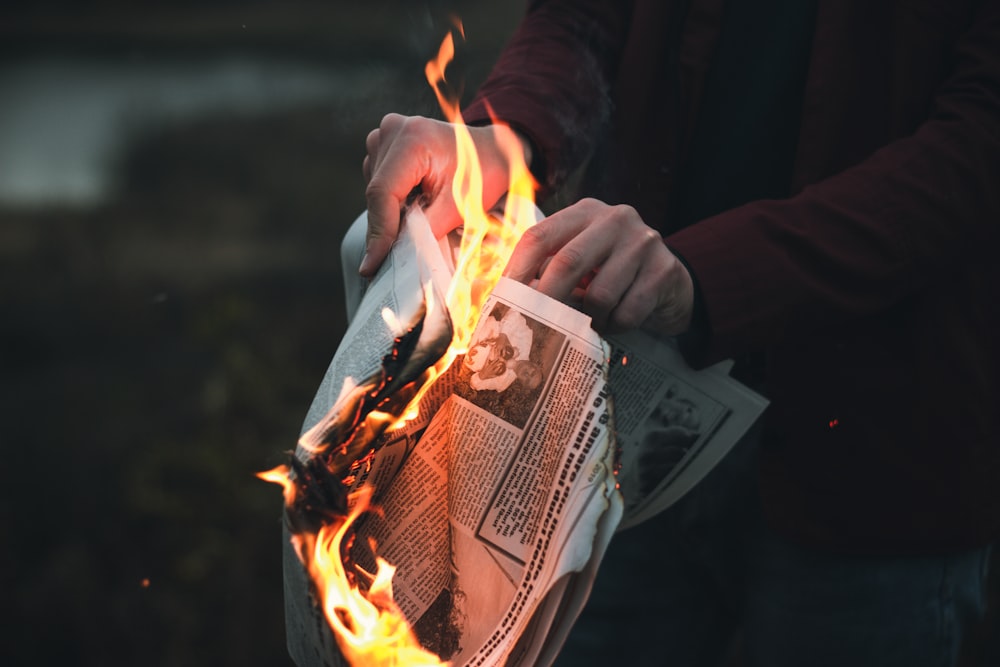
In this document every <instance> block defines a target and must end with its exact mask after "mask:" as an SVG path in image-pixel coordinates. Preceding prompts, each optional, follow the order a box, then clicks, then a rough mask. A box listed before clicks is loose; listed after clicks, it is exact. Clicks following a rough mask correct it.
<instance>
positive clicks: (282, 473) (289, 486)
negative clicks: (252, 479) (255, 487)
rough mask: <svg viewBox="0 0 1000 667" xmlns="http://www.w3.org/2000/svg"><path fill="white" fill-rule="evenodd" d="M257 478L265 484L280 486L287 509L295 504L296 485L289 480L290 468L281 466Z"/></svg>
mask: <svg viewBox="0 0 1000 667" xmlns="http://www.w3.org/2000/svg"><path fill="white" fill-rule="evenodd" d="M257 477H258V478H260V479H262V480H264V481H265V482H272V483H274V484H280V485H281V489H282V492H283V493H284V496H285V507H290V506H291V505H292V503H294V502H295V484H294V483H293V482H292V480H290V479H289V478H288V466H286V465H280V466H277V467H276V468H271V469H270V470H267V471H264V472H259V473H257Z"/></svg>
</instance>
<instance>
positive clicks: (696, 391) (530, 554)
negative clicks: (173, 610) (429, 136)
mask: <svg viewBox="0 0 1000 667" xmlns="http://www.w3.org/2000/svg"><path fill="white" fill-rule="evenodd" d="M365 226H366V218H365V216H364V215H362V216H361V217H360V218H359V219H358V220H357V221H356V222H355V224H354V226H353V227H352V230H351V232H349V234H348V241H346V242H345V246H344V257H343V261H344V266H345V270H344V274H345V280H346V282H347V285H346V288H347V291H348V295H347V304H348V310H349V311H350V312H349V317H350V318H351V324H350V326H349V327H348V330H347V332H346V333H345V335H344V339H343V340H342V341H341V344H340V346H339V348H338V350H337V352H336V354H335V355H334V358H333V361H332V363H331V365H330V368H329V369H328V371H327V373H326V375H325V377H324V379H323V382H322V384H321V385H320V388H319V390H318V392H317V394H316V397H315V399H314V401H313V404H312V406H311V407H310V409H309V413H308V415H307V417H306V420H305V424H304V427H303V439H304V440H305V441H307V442H308V440H309V437H310V434H311V430H310V429H313V427H314V426H316V425H317V424H319V423H321V422H322V420H323V419H324V417H325V416H326V415H327V414H328V413H329V411H330V408H331V407H332V406H333V405H334V404H335V402H336V401H337V398H338V396H339V394H340V391H341V387H342V386H343V385H344V382H345V380H346V379H347V378H355V379H356V378H366V377H369V376H370V375H371V374H372V373H373V372H375V371H376V370H377V369H378V365H379V363H380V359H381V357H382V356H383V355H384V354H386V352H387V351H388V350H389V349H390V347H391V345H392V340H393V338H394V336H395V335H396V333H395V332H393V331H392V330H391V328H390V326H389V325H388V324H386V323H385V321H384V320H383V317H382V311H383V308H389V309H390V310H392V311H393V312H394V313H396V314H397V315H399V320H400V321H404V322H406V321H409V316H410V315H411V314H412V313H414V312H416V310H417V309H418V308H419V307H420V304H421V302H422V301H423V299H424V290H425V287H424V286H425V285H426V284H428V283H431V284H433V285H434V290H433V291H434V292H435V293H436V294H442V295H443V294H444V293H445V290H446V286H447V281H448V280H449V279H450V275H451V272H452V271H453V270H454V257H453V253H452V247H451V245H449V243H448V239H443V240H442V241H441V242H440V243H439V242H437V241H435V240H434V238H433V236H432V235H431V233H430V228H429V225H428V224H427V221H426V218H425V217H424V215H423V214H422V212H421V211H420V209H419V208H413V209H411V210H410V212H409V213H408V214H407V216H406V220H405V221H404V224H403V226H402V231H401V233H400V237H399V240H398V241H397V242H396V244H395V246H394V247H393V250H392V252H391V253H390V256H389V258H388V259H387V260H386V261H385V263H384V264H383V266H382V267H381V269H380V270H379V273H378V274H377V275H376V276H375V277H374V278H373V279H372V281H371V282H370V283H369V284H367V285H365V284H364V283H362V282H361V281H360V280H357V279H353V276H354V267H356V266H357V265H358V264H359V262H360V255H361V251H362V250H363V237H364V236H363V235H364V228H365ZM352 236H353V238H355V239H358V241H359V242H358V243H355V244H353V246H352V244H351V243H350V239H351V238H352ZM501 334H502V337H501ZM498 340H502V341H503V342H504V343H505V344H507V345H509V350H508V354H507V355H506V356H507V361H506V363H505V364H500V365H499V367H498V366H497V365H496V364H493V365H490V364H488V363H486V361H485V360H486V359H487V358H488V357H491V356H493V357H495V355H489V354H488V353H489V350H490V346H492V345H496V344H497V341H498ZM510 351H513V355H511V353H510ZM726 371H727V368H726V367H725V366H724V365H723V366H718V367H713V368H710V369H707V370H704V371H700V372H695V371H692V370H691V369H689V368H688V367H687V366H686V365H685V364H684V362H683V360H682V358H681V357H680V355H679V354H678V353H677V351H676V349H675V348H674V347H673V346H672V345H671V344H670V343H669V342H664V341H657V340H654V339H653V338H651V337H649V336H646V335H644V334H638V333H636V334H632V335H629V336H622V337H619V338H615V339H613V340H611V341H610V342H609V341H605V340H603V339H601V338H600V337H599V336H598V335H597V334H596V333H595V332H594V331H593V329H591V327H590V320H589V318H588V317H586V316H585V315H583V314H582V313H580V312H579V311H576V310H574V309H572V308H570V307H568V306H566V305H563V304H561V303H558V302H556V301H554V300H552V299H549V298H548V297H545V296H544V295H542V294H540V293H539V292H536V291H535V290H533V289H531V288H529V287H526V286H524V285H521V284H519V283H516V282H513V281H510V280H507V279H501V281H500V283H499V284H498V285H497V287H496V288H495V289H494V291H493V293H492V295H491V296H490V298H489V300H488V302H487V304H486V306H485V308H484V309H483V312H482V317H481V319H480V322H479V325H478V326H477V329H476V331H475V333H474V334H473V338H472V343H471V344H470V347H469V352H468V353H467V354H466V355H464V356H463V357H460V358H459V359H457V360H456V361H455V362H454V363H453V364H452V368H451V370H450V371H449V372H448V373H446V374H445V375H444V376H442V377H441V378H439V379H438V381H437V382H436V384H435V385H434V388H433V389H432V390H431V391H430V392H429V393H428V394H427V395H425V397H424V398H423V399H422V401H421V404H420V410H419V415H418V416H417V417H416V418H415V419H414V420H412V421H410V422H408V423H407V424H406V425H405V426H404V427H402V428H400V429H397V430H396V431H393V432H389V433H386V434H385V435H384V436H383V438H382V439H381V441H380V446H379V449H378V450H377V453H376V456H375V459H374V462H373V465H372V466H371V468H370V470H369V471H368V473H367V474H366V475H362V476H359V479H358V480H357V482H356V484H357V485H360V484H370V485H373V486H374V488H375V489H376V495H375V503H376V504H377V505H379V506H380V507H381V509H382V510H383V511H382V514H381V515H377V514H374V513H370V514H369V515H367V516H366V518H364V519H363V523H362V524H361V525H360V527H359V529H358V532H359V537H367V536H371V537H374V538H375V540H376V543H377V544H378V548H379V555H380V556H382V557H383V558H384V559H385V560H386V561H388V562H389V563H392V564H393V565H395V566H396V567H397V570H396V574H395V578H394V579H393V594H394V597H395V600H396V602H397V604H398V605H399V606H400V608H401V609H402V611H403V612H404V614H405V615H406V618H407V620H408V621H409V622H410V624H411V625H412V626H413V627H414V629H415V631H416V633H417V636H418V638H419V639H420V641H421V643H422V644H423V645H424V646H425V647H426V648H428V649H429V650H432V651H434V652H435V653H437V654H438V655H440V656H441V658H442V659H444V660H448V661H450V662H451V664H453V665H456V666H460V665H470V666H473V665H548V664H551V663H552V661H553V660H554V659H555V657H556V654H557V653H558V651H559V648H560V647H561V646H562V643H563V642H564V641H565V638H566V636H567V634H568V633H569V629H570V627H571V626H572V624H573V622H574V621H575V619H576V618H577V616H578V615H579V613H580V610H581V609H582V607H583V604H584V603H585V602H586V599H587V596H588V595H589V592H590V589H591V584H592V582H593V578H594V576H595V575H596V572H597V567H598V565H599V563H600V561H601V558H602V557H603V554H604V552H605V549H606V548H607V545H608V543H609V541H610V540H611V538H612V535H613V534H614V532H615V531H616V530H617V529H618V528H619V527H623V526H627V525H633V524H636V523H639V522H641V521H643V520H645V519H648V518H649V517H651V516H653V515H654V514H656V513H658V512H660V511H662V510H663V509H665V508H666V507H668V506H669V505H670V504H671V503H673V502H674V501H676V500H677V499H678V498H679V497H680V496H681V495H683V493H684V492H685V491H687V490H688V489H690V488H691V487H692V486H693V485H694V484H695V483H696V482H697V481H698V480H700V479H701V478H702V477H704V475H705V474H706V473H707V472H708V471H709V470H710V469H711V468H712V467H713V466H714V465H715V464H716V463H717V462H718V461H719V460H720V459H721V458H722V457H723V456H724V455H725V453H726V452H727V451H728V450H729V448H731V447H732V445H733V444H734V443H735V442H736V441H737V440H738V439H739V437H740V436H741V435H742V434H743V433H744V432H745V431H746V430H747V429H748V428H749V427H750V426H751V425H752V423H753V422H754V420H756V418H757V417H758V416H759V415H760V413H761V412H762V411H763V409H764V407H765V406H766V401H765V400H764V399H763V398H762V397H760V396H759V395H757V394H755V393H753V392H751V391H750V390H748V389H747V388H746V387H744V386H743V385H741V384H739V383H738V382H736V381H735V380H732V379H731V378H730V377H729V376H728V375H727V373H726ZM313 430H315V429H313ZM296 455H297V456H299V457H300V458H301V459H303V460H304V459H306V458H307V457H308V453H307V452H306V451H305V450H304V449H303V448H302V447H300V448H299V449H298V450H297V452H296ZM619 462H620V470H619V471H618V474H617V475H616V474H615V467H616V463H619ZM619 482H620V489H619ZM286 538H287V535H286ZM368 565H370V566H371V567H374V565H373V564H368ZM284 569H285V611H286V625H287V632H288V645H289V652H290V653H291V656H292V658H293V659H294V660H295V662H296V663H297V664H298V665H299V667H314V666H317V667H318V666H320V665H341V664H344V662H343V659H342V658H341V657H340V655H339V653H338V650H337V647H336V643H335V641H334V640H333V638H332V636H331V633H330V630H329V629H328V627H327V625H326V621H325V620H324V619H323V616H322V612H321V611H320V610H319V609H318V608H316V607H315V606H314V605H313V603H312V601H311V598H310V596H309V594H308V583H307V581H306V575H305V573H304V571H303V568H302V566H301V565H300V563H299V561H298V559H297V557H296V556H295V554H294V551H293V549H292V548H291V547H290V545H289V544H288V540H287V539H286V544H285V566H284Z"/></svg>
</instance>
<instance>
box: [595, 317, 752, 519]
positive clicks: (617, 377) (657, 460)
mask: <svg viewBox="0 0 1000 667" xmlns="http://www.w3.org/2000/svg"><path fill="white" fill-rule="evenodd" d="M609 341H610V343H611V345H612V348H613V353H612V358H611V370H610V374H611V387H612V394H613V398H614V405H615V429H616V436H617V438H618V444H619V446H620V447H621V470H620V471H619V482H620V484H621V489H622V493H623V495H624V497H625V517H624V519H623V521H622V526H621V527H622V528H628V527H630V526H634V525H636V524H638V523H641V522H643V521H645V520H646V519H649V518H650V517H653V516H655V515H656V514H658V513H660V512H662V511H663V510H665V509H666V508H668V507H669V506H670V505H672V504H673V503H674V502H676V501H677V500H679V499H680V498H681V496H683V495H684V494H685V493H687V492H688V490H690V489H691V487H692V486H694V485H695V484H697V483H698V482H699V481H700V480H701V479H702V478H703V477H704V476H705V475H707V474H708V472H709V471H710V470H711V469H712V468H713V467H714V466H715V464H717V463H718V462H719V461H721V460H722V457H723V456H725V455H726V453H727V452H728V451H729V450H730V449H731V448H732V447H733V445H735V444H736V442H737V441H738V440H739V439H740V438H741V437H742V436H743V434H744V433H746V432H747V430H749V429H750V427H751V426H752V425H753V423H754V422H755V421H756V420H757V418H758V417H760V415H761V413H762V412H763V411H764V408H765V407H767V400H766V399H765V398H764V397H763V396H761V395H760V394H758V393H756V392H754V391H752V390H750V389H749V388H747V387H746V386H745V385H743V384H742V383H740V382H738V381H736V380H734V379H733V378H731V377H729V375H728V370H729V368H731V366H732V364H731V363H728V362H726V363H722V364H718V365H716V366H712V367H709V368H706V369H704V370H701V371H695V370H692V369H691V368H690V367H689V366H688V365H687V364H686V363H685V362H684V359H683V358H682V357H681V354H680V352H679V351H678V349H677V346H676V344H675V343H674V342H673V341H672V340H662V339H658V338H655V337H653V336H651V335H649V334H646V333H644V332H641V331H633V332H629V333H628V334H624V335H619V336H612V337H611V338H610V339H609Z"/></svg>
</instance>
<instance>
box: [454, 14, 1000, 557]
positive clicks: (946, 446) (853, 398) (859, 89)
mask: <svg viewBox="0 0 1000 667" xmlns="http://www.w3.org/2000/svg"><path fill="white" fill-rule="evenodd" d="M814 25H815V29H814V31H813V38H812V43H811V45H810V46H809V47H807V48H808V49H809V54H810V55H809V58H808V65H807V69H806V75H805V83H804V86H803V88H802V93H801V107H800V109H801V113H800V122H799V128H798V132H797V135H796V139H795V147H794V158H793V161H792V164H793V166H792V171H791V183H790V187H789V189H788V195H789V196H788V197H786V198H782V199H757V200H753V201H750V202H748V203H746V204H743V205H736V206H734V207H732V208H728V209H725V210H722V211H720V212H719V213H717V214H715V215H710V216H709V217H706V218H703V219H700V220H697V222H695V223H693V224H687V226H684V224H682V223H686V222H688V221H679V220H677V219H674V218H672V217H671V210H672V206H679V204H675V203H672V202H677V201H680V199H679V193H678V191H679V187H680V186H679V183H681V182H682V181H681V180H680V179H682V178H687V176H685V175H684V168H685V158H686V157H687V156H688V155H691V154H692V151H691V147H692V146H693V145H694V144H695V142H696V141H698V137H697V134H698V131H699V129H696V128H701V127H703V125H702V121H703V119H704V118H705V117H706V116H705V115H703V114H710V113H711V111H710V106H711V104H712V102H711V95H713V94H714V93H712V92H711V86H712V83H711V77H710V76H709V72H710V71H711V68H712V64H713V62H715V55H716V54H717V53H719V51H718V48H717V47H718V45H719V43H720V36H721V35H722V33H723V31H724V26H725V21H724V8H723V3H722V2H721V1H720V0H690V2H679V1H677V0H636V1H635V2H631V3H630V2H612V1H610V0H607V1H598V0H548V1H546V0H535V1H534V2H531V3H530V8H529V14H528V16H527V17H526V19H525V21H524V22H522V24H521V25H520V27H519V28H518V31H517V33H516V34H515V35H514V36H513V38H512V40H511V41H510V42H509V44H508V46H507V47H506V49H505V51H504V53H503V55H502V56H501V58H500V60H499V62H498V63H497V65H496V67H495V68H494V71H493V73H492V74H491V77H490V79H489V80H488V81H487V82H486V84H485V85H484V86H483V87H482V88H481V90H480V100H479V101H477V102H474V103H473V105H472V106H471V107H470V108H469V109H468V110H467V113H466V117H467V118H468V119H470V120H472V121H476V120H484V119H486V118H488V115H487V113H486V110H485V105H484V104H483V103H482V101H481V100H482V99H483V98H488V99H489V102H490V104H491V105H492V107H493V109H494V110H495V111H496V113H497V115H498V116H499V117H500V118H501V119H504V120H507V121H508V122H510V123H511V124H512V125H514V126H515V127H517V128H519V129H520V130H521V131H522V132H524V133H525V134H526V135H527V136H528V137H529V138H530V139H531V140H532V142H533V143H534V145H535V147H536V149H537V155H538V156H539V164H541V165H542V166H543V167H542V168H543V171H544V180H545V182H546V184H547V185H548V186H550V187H555V186H557V185H559V184H560V183H561V182H563V181H564V180H565V179H566V177H567V176H568V175H569V174H570V173H571V172H572V170H573V169H574V168H575V167H576V166H577V165H579V164H580V162H581V161H582V160H583V159H585V157H586V156H587V155H588V153H589V152H590V151H592V150H593V149H594V142H595V139H596V138H597V137H599V136H601V135H602V134H604V133H605V129H607V136H608V137H610V140H609V141H608V142H606V143H605V144H604V150H603V152H602V153H600V154H599V158H600V159H599V161H598V162H599V167H600V169H599V171H600V172H601V173H602V174H603V175H604V180H603V181H601V182H597V181H591V180H588V179H584V187H585V188H587V189H586V192H595V193H600V194H601V196H602V197H603V198H605V199H606V200H607V201H609V202H612V203H613V202H628V203H630V204H632V205H633V206H635V207H636V209H637V210H638V211H639V213H640V214H641V215H642V217H643V219H644V220H645V221H646V222H647V223H648V224H650V225H651V226H653V227H655V228H657V229H660V230H661V231H662V232H663V233H664V235H665V240H666V242H667V244H668V245H669V246H670V247H671V248H672V249H674V250H676V252H677V253H678V254H679V255H680V256H682V257H683V258H684V260H685V262H686V263H687V265H688V266H689V267H690V269H691V271H692V273H693V275H694V276H695V278H696V280H697V283H698V286H699V290H700V293H701V295H702V297H703V301H704V308H705V316H706V321H707V330H708V333H707V336H706V339H705V341H704V345H703V346H702V348H701V349H700V350H698V351H697V353H695V352H691V353H689V356H688V361H689V362H690V363H691V364H692V365H694V366H696V367H697V366H701V365H705V364H708V363H711V362H713V361H716V360H719V359H723V358H726V357H738V356H740V355H743V354H746V353H748V352H751V353H752V352H761V353H763V354H765V355H766V358H767V382H768V385H767V388H768V396H769V398H770V399H771V405H770V407H769V408H768V410H767V412H766V413H765V424H764V427H765V428H764V431H765V433H764V442H763V443H762V448H761V483H760V488H761V490H762V496H763V498H762V499H763V501H764V508H765V512H766V514H767V516H768V518H769V520H770V522H771V524H772V525H773V526H774V527H776V528H777V529H779V530H780V531H782V532H783V533H785V534H786V535H788V536H790V537H793V538H796V539H799V540H801V541H805V542H810V543H814V544H819V545H824V546H827V547H829V548H834V549H839V550H842V551H853V552H868V553H872V552H895V553H905V552H927V551H948V550H955V549H961V548H967V547H971V546H979V545H984V544H987V543H989V542H992V541H994V540H995V539H996V538H997V537H1000V484H997V480H998V479H1000V414H998V413H1000V411H998V410H997V407H998V406H1000V349H998V342H997V341H1000V298H998V295H1000V262H997V261H996V259H995V248H996V247H998V246H1000V224H998V222H997V221H998V220H1000V188H997V187H996V184H997V183H1000V3H996V2H976V1H974V0H921V1H920V2H914V3H897V2H891V1H890V0H817V4H816V18H815V22H814ZM755 30H756V29H755ZM706 105H709V109H706ZM702 180H703V181H704V179H702ZM714 198H715V197H714V196H712V197H710V198H709V199H714ZM685 206H690V205H685ZM693 208H694V207H692V211H693ZM702 210H707V209H702ZM690 215H691V216H692V217H697V216H698V215H699V214H698V213H696V212H692V213H691V214H690Z"/></svg>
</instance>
